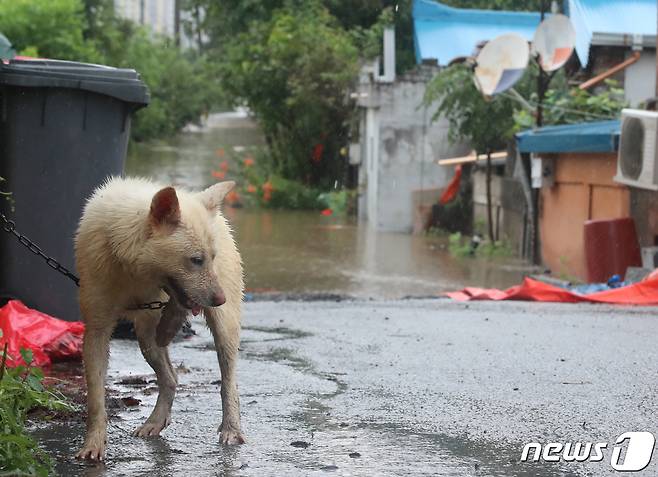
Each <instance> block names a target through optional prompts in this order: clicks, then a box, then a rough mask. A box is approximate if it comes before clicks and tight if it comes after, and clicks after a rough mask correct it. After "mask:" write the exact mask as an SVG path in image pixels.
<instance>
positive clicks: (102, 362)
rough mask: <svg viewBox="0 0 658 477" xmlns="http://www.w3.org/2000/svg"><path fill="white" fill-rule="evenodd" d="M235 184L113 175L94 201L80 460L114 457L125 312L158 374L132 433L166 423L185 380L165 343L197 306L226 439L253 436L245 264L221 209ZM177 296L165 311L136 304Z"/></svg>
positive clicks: (84, 272)
mask: <svg viewBox="0 0 658 477" xmlns="http://www.w3.org/2000/svg"><path fill="white" fill-rule="evenodd" d="M234 186H235V183H234V182H221V183H218V184H216V185H214V186H212V187H209V188H208V189H206V190H204V191H203V192H199V193H191V192H186V191H183V190H180V189H174V188H173V187H163V186H159V185H157V184H154V183H152V182H150V181H147V180H143V179H121V178H113V179H110V180H109V181H108V182H107V183H105V184H104V185H103V186H101V187H100V188H98V189H97V190H96V191H95V192H94V194H93V195H92V196H91V198H90V199H89V201H88V202H87V204H86V206H85V209H84V213H83V216H82V219H81V220H80V227H79V229H78V233H77V236H76V244H75V246H76V261H77V269H78V272H79V274H80V309H81V311H82V317H83V320H84V322H85V337H84V350H83V358H84V365H85V378H86V381H87V434H86V437H85V442H84V445H83V447H82V449H81V450H80V452H78V454H77V456H76V457H78V458H81V459H91V460H102V459H103V458H104V455H105V447H106V444H107V434H106V426H107V413H106V411H105V377H106V373H107V362H108V353H109V342H110V336H111V335H112V331H113V329H114V327H115V325H116V323H117V320H118V319H119V318H123V319H127V320H131V321H133V323H134V327H135V333H136V334H137V338H138V340H139V346H140V348H141V350H142V354H143V355H144V358H146V361H147V362H148V363H149V365H150V366H151V367H152V368H153V370H154V371H155V373H156V376H157V379H158V391H159V395H158V400H157V403H156V405H155V408H154V409H153V412H152V413H151V415H150V416H149V418H148V419H147V420H146V422H145V423H144V424H143V425H142V426H140V427H139V428H137V429H136V430H135V432H134V433H133V435H135V436H156V435H158V434H159V433H160V432H161V431H162V430H163V429H164V428H165V427H167V425H168V424H169V423H170V421H171V406H172V402H173V399H174V395H175V393H176V384H177V378H176V373H175V371H174V368H173V366H172V364H171V361H170V360H169V354H168V351H167V347H166V344H167V343H168V342H169V341H170V340H171V338H172V337H173V334H175V332H176V331H177V329H178V328H179V327H180V324H181V323H182V322H183V321H184V319H185V316H186V314H187V312H188V311H191V312H192V313H193V314H195V315H196V314H199V313H200V312H201V311H203V313H204V315H205V319H206V323H207V325H208V327H209V328H210V330H211V331H212V334H213V337H214V340H215V346H216V349H217V358H218V360H219V368H220V370H221V382H222V384H221V398H222V423H221V425H220V427H219V432H220V442H221V443H223V444H241V443H243V442H244V438H243V437H242V433H241V429H240V404H239V397H238V388H237V382H236V376H235V366H236V359H237V354H238V345H239V340H240V309H241V303H242V296H243V277H242V261H241V258H240V254H239V252H238V250H237V248H236V245H235V242H234V240H233V237H232V235H231V229H230V227H229V225H228V223H227V222H226V220H225V219H224V217H223V216H222V214H221V212H220V211H219V208H220V205H221V203H222V200H223V199H224V196H225V195H226V194H227V193H228V192H229V191H230V190H231V189H232V188H233V187H234ZM168 298H169V299H170V302H169V304H168V305H167V306H166V307H165V308H164V310H135V309H134V307H135V305H137V304H141V303H149V302H152V301H157V300H162V301H166V300H167V299H168Z"/></svg>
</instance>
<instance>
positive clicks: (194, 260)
mask: <svg viewBox="0 0 658 477" xmlns="http://www.w3.org/2000/svg"><path fill="white" fill-rule="evenodd" d="M190 262H192V263H193V264H194V265H199V266H200V265H203V257H190Z"/></svg>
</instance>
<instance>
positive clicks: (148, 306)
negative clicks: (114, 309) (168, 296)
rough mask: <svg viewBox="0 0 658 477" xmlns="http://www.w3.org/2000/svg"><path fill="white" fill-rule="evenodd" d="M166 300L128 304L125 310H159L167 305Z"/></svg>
mask: <svg viewBox="0 0 658 477" xmlns="http://www.w3.org/2000/svg"><path fill="white" fill-rule="evenodd" d="M168 303H169V302H168V301H151V302H149V303H140V304H139V305H133V306H129V307H128V308H127V310H159V309H160V308H164V307H165V306H167V304H168Z"/></svg>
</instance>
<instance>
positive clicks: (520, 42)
mask: <svg viewBox="0 0 658 477" xmlns="http://www.w3.org/2000/svg"><path fill="white" fill-rule="evenodd" d="M529 59H530V47H529V46H528V41H527V40H526V39H525V38H523V37H521V36H519V35H516V34H514V33H508V34H505V35H500V36H498V37H496V38H494V39H493V40H491V41H490V42H489V43H487V44H486V45H484V48H482V50H480V53H479V54H478V56H477V59H476V61H477V64H476V66H475V84H476V85H477V87H478V88H479V90H480V91H481V92H482V94H483V95H485V96H493V95H496V94H499V93H502V92H503V91H506V90H508V89H510V88H511V87H512V86H514V84H515V83H516V82H517V81H519V80H520V79H521V76H523V71H524V70H525V68H526V66H528V60H529Z"/></svg>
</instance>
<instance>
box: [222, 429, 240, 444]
mask: <svg viewBox="0 0 658 477" xmlns="http://www.w3.org/2000/svg"><path fill="white" fill-rule="evenodd" d="M219 442H220V443H221V444H223V445H228V446H233V445H238V444H244V443H245V440H244V437H243V436H242V433H241V432H240V431H236V430H235V429H225V430H222V429H220V431H219Z"/></svg>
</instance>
